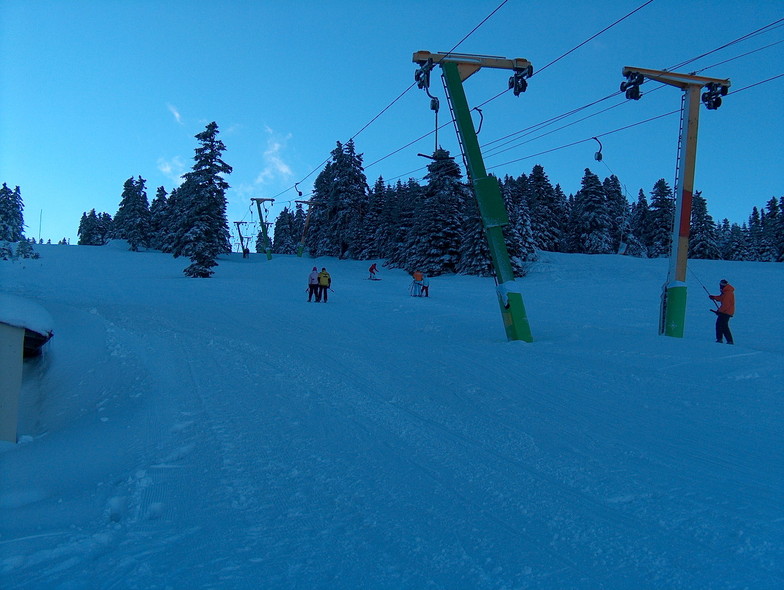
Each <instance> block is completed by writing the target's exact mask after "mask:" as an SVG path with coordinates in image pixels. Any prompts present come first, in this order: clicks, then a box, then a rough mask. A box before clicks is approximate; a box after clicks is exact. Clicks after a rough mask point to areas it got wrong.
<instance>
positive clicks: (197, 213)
mask: <svg viewBox="0 0 784 590" xmlns="http://www.w3.org/2000/svg"><path fill="white" fill-rule="evenodd" d="M196 139H197V140H198V141H199V145H198V147H197V148H196V150H195V155H194V157H193V159H194V164H193V169H192V170H191V171H190V172H188V173H187V174H185V181H184V182H183V183H182V185H181V186H180V188H179V190H178V199H180V200H181V202H180V204H179V207H178V208H179V209H180V211H179V215H180V216H181V217H180V219H178V232H177V236H176V239H175V242H174V247H173V250H172V254H173V255H174V257H175V258H176V257H178V256H188V257H190V259H191V264H190V266H188V267H187V268H185V269H184V270H183V273H184V274H185V275H186V276H188V277H192V278H208V277H210V276H212V274H213V273H214V271H213V270H212V269H213V267H215V266H217V264H218V263H217V260H216V259H217V257H218V256H219V255H220V254H225V253H229V252H231V235H230V233H229V222H228V219H227V217H226V190H227V189H228V188H229V184H228V183H227V182H226V180H225V179H224V178H223V176H222V175H224V174H231V172H232V168H231V166H229V165H228V164H227V163H226V162H224V161H223V159H222V155H223V152H224V151H225V150H226V146H225V145H224V144H223V142H222V141H221V140H220V139H218V125H217V123H215V122H214V121H213V122H212V123H209V124H208V125H207V127H206V128H205V130H204V131H202V132H201V133H199V134H198V135H196Z"/></svg>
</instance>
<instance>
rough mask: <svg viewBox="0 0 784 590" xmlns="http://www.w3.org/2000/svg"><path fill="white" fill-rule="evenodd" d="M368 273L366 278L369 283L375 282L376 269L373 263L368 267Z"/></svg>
mask: <svg viewBox="0 0 784 590" xmlns="http://www.w3.org/2000/svg"><path fill="white" fill-rule="evenodd" d="M368 272H369V273H370V276H369V277H368V278H369V279H370V280H371V281H375V280H376V273H377V272H378V267H377V266H376V263H375V262H374V263H373V264H371V265H370V268H369V269H368Z"/></svg>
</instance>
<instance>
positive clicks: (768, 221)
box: [762, 197, 784, 262]
mask: <svg viewBox="0 0 784 590" xmlns="http://www.w3.org/2000/svg"><path fill="white" fill-rule="evenodd" d="M780 201H781V202H779V200H778V199H776V197H771V199H770V200H769V201H768V203H767V205H766V215H765V223H764V224H763V226H762V231H763V233H764V234H765V237H766V239H767V241H768V242H769V243H770V244H771V245H772V250H773V253H774V254H775V258H774V260H775V261H777V262H784V198H782V199H781V200H780Z"/></svg>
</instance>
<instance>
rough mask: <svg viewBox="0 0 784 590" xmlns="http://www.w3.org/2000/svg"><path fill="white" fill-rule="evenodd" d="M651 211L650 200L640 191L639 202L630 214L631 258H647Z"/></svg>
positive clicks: (628, 251)
mask: <svg viewBox="0 0 784 590" xmlns="http://www.w3.org/2000/svg"><path fill="white" fill-rule="evenodd" d="M650 214H651V210H650V208H649V207H648V199H647V198H646V197H645V192H644V191H643V190H642V189H640V192H639V193H638V195H637V202H636V203H633V204H632V206H631V211H630V213H629V229H630V231H631V234H630V236H628V237H627V240H628V244H629V246H628V247H627V249H626V251H627V253H628V254H630V255H631V256H639V257H641V258H647V257H648V252H649V249H650V232H649V231H648V221H649V219H650Z"/></svg>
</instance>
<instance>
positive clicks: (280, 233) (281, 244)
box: [256, 207, 298, 254]
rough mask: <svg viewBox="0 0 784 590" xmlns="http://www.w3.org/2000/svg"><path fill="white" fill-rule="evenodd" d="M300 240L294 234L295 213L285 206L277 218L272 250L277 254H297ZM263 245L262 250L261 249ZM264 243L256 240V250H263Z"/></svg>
mask: <svg viewBox="0 0 784 590" xmlns="http://www.w3.org/2000/svg"><path fill="white" fill-rule="evenodd" d="M297 244H298V240H297V239H296V237H295V235H294V213H292V212H291V210H289V208H288V207H284V208H283V211H281V212H280V214H279V215H278V218H277V219H276V220H275V229H274V230H273V232H272V251H273V252H274V253H275V254H296V252H297ZM259 246H261V250H259ZM263 251H264V244H259V243H258V240H257V242H256V252H263Z"/></svg>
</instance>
